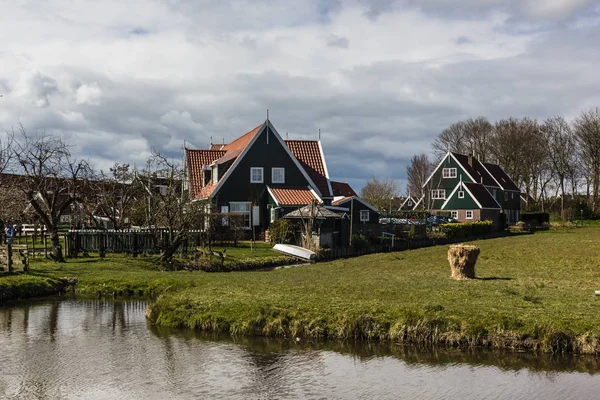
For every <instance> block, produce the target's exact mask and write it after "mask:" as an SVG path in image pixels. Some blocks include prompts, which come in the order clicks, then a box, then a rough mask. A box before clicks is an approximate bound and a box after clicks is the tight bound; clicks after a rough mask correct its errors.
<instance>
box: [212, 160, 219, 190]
mask: <svg viewBox="0 0 600 400" xmlns="http://www.w3.org/2000/svg"><path fill="white" fill-rule="evenodd" d="M217 182H219V170H218V168H217V166H216V165H215V166H213V167H212V184H213V185H216V184H217Z"/></svg>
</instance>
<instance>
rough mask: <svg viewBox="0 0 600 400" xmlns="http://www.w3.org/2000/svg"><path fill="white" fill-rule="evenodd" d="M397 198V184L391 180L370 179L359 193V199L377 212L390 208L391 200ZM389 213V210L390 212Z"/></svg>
mask: <svg viewBox="0 0 600 400" xmlns="http://www.w3.org/2000/svg"><path fill="white" fill-rule="evenodd" d="M397 196H398V184H397V183H396V182H395V181H394V180H392V179H383V180H378V179H377V178H375V177H373V178H371V179H370V180H369V181H368V182H367V184H366V185H365V187H363V188H362V189H361V191H360V197H362V198H363V199H365V200H366V201H368V202H369V203H371V204H372V205H373V206H375V207H376V208H377V209H379V210H385V209H388V208H389V207H390V204H391V200H392V199H393V198H394V197H397ZM390 211H391V210H390Z"/></svg>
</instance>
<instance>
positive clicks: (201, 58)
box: [0, 0, 600, 189]
mask: <svg viewBox="0 0 600 400" xmlns="http://www.w3.org/2000/svg"><path fill="white" fill-rule="evenodd" d="M590 7H593V3H592V2H590V1H585V0H574V1H570V2H567V1H559V0H550V1H548V2H534V1H533V0H531V1H527V2H517V1H509V2H503V1H499V0H487V1H483V2H482V1H475V0H468V1H461V2H459V1H451V0H423V1H413V0H383V1H377V2H374V1H369V2H366V1H365V2H363V1H362V0H350V1H348V2H344V3H342V2H338V1H336V0H307V1H303V2H293V3H291V2H270V1H269V2H259V1H251V0H238V1H227V0H223V1H220V2H213V1H208V0H206V1H192V0H168V1H167V0H164V1H161V0H156V1H150V0H134V1H131V2H121V1H117V0H107V1H105V2H102V4H98V5H94V4H88V3H78V2H75V3H73V2H71V1H69V0H52V1H47V2H43V3H39V2H38V3H35V4H28V3H10V4H7V5H3V10H2V11H3V12H2V14H1V15H0V37H6V38H11V40H5V41H2V42H0V91H1V92H2V93H3V95H4V96H3V97H2V98H0V131H3V130H5V129H8V128H10V126H13V125H16V124H17V123H18V122H19V121H20V122H22V123H23V124H24V125H25V126H26V127H27V128H28V129H32V130H35V129H47V130H48V131H51V132H55V133H58V134H61V135H63V136H64V137H65V138H67V139H68V140H69V141H71V142H72V143H73V145H74V146H75V147H74V148H75V149H76V151H77V152H79V154H81V155H82V156H85V157H88V158H90V159H92V160H94V162H95V163H98V164H99V165H104V166H106V165H110V164H112V163H113V162H115V161H119V162H130V163H138V164H139V163H140V162H142V161H143V158H144V157H145V156H146V155H147V154H149V152H150V150H151V149H152V148H155V149H157V150H159V151H162V152H165V153H167V154H168V155H169V156H171V157H180V156H181V144H182V142H183V141H184V140H186V141H187V142H188V143H192V144H194V145H196V146H206V145H207V144H208V143H209V141H210V137H211V136H212V137H213V138H214V139H215V141H220V140H221V138H225V140H227V141H229V140H231V139H234V138H235V137H237V136H238V135H240V134H241V133H243V132H246V131H247V130H249V129H251V128H252V127H254V126H255V125H257V124H258V123H260V122H261V121H262V120H263V118H264V116H265V110H266V109H267V108H269V109H270V110H271V118H272V120H273V121H274V123H275V125H276V127H277V128H278V129H279V130H280V133H282V134H284V135H285V132H287V131H289V132H290V135H291V136H293V137H298V138H315V137H316V132H317V129H318V128H322V130H323V142H324V145H325V146H324V147H325V153H326V155H327V156H328V158H329V160H330V161H329V170H330V173H331V175H332V176H334V177H339V178H341V179H343V178H347V179H352V180H353V182H364V180H365V179H368V178H369V177H371V176H372V175H378V174H381V175H382V176H385V177H392V178H394V179H402V178H403V177H404V176H405V170H406V162H407V161H408V160H409V159H410V157H411V156H412V155H413V154H414V153H415V152H421V151H428V150H429V143H430V142H431V140H432V138H433V137H434V136H435V135H436V134H437V133H438V132H439V131H440V130H441V129H443V128H444V127H445V126H447V125H448V124H450V123H452V122H454V121H456V120H458V119H461V118H465V117H468V116H477V115H487V116H488V117H489V118H491V119H496V118H502V117H507V116H510V115H515V116H520V115H531V116H533V117H545V116H546V115H554V114H563V115H566V116H572V115H575V114H576V113H577V112H579V110H580V109H581V108H582V107H588V106H589V105H591V104H594V102H597V101H598V95H597V93H599V92H600V82H599V79H600V78H598V76H597V72H596V66H597V65H598V63H599V62H600V55H599V54H598V53H597V51H596V48H597V44H596V43H595V41H594V40H593V39H594V38H595V37H597V35H598V33H599V32H600V28H599V19H598V16H597V15H598V13H597V12H596V13H594V12H588V13H586V15H585V16H583V17H581V16H580V14H582V13H583V12H584V11H585V10H589V9H591V8H590ZM131 10H135V12H131ZM584 18H585V19H584ZM563 21H567V22H568V23H560V22H563ZM24 25H26V26H27V29H23V26H24ZM14 32H19V34H18V35H15V34H14ZM332 46H333V47H332ZM336 46H337V47H336ZM356 160H361V168H360V169H357V168H356ZM348 170H352V171H353V176H352V177H345V176H344V175H346V174H347V171H348ZM357 189H359V187H358V188H357Z"/></svg>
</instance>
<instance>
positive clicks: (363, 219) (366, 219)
mask: <svg viewBox="0 0 600 400" xmlns="http://www.w3.org/2000/svg"><path fill="white" fill-rule="evenodd" d="M365 216H366V217H365ZM360 222H369V210H360Z"/></svg>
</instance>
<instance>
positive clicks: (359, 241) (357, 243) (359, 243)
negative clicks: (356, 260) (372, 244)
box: [352, 235, 369, 250]
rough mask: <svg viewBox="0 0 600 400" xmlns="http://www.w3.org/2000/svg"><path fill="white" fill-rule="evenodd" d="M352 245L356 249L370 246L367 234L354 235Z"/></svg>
mask: <svg viewBox="0 0 600 400" xmlns="http://www.w3.org/2000/svg"><path fill="white" fill-rule="evenodd" d="M352 246H353V247H354V248H355V249H356V250H365V249H366V248H367V247H369V241H368V240H367V238H366V237H365V235H352Z"/></svg>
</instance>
